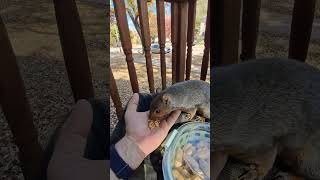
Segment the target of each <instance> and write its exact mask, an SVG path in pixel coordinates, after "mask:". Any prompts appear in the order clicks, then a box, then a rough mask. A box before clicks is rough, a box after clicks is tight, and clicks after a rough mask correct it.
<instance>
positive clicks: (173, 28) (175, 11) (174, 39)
mask: <svg viewBox="0 0 320 180" xmlns="http://www.w3.org/2000/svg"><path fill="white" fill-rule="evenodd" d="M177 23H178V3H176V2H171V45H172V55H171V56H172V84H174V83H176V78H177V72H176V69H177V47H176V46H177V45H176V43H177V35H178V28H177V27H176V24H177Z"/></svg>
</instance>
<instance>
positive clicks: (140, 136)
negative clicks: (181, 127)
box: [125, 94, 181, 156]
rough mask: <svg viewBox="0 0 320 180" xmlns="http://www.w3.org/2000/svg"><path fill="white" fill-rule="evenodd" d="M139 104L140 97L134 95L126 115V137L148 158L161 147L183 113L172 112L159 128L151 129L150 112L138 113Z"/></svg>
mask: <svg viewBox="0 0 320 180" xmlns="http://www.w3.org/2000/svg"><path fill="white" fill-rule="evenodd" d="M138 103H139V95H138V94H134V95H133V96H132V98H131V99H130V101H129V103H128V107H127V111H126V114H125V122H126V136H128V138H130V139H132V140H133V141H134V142H135V143H136V144H137V145H138V147H139V148H140V149H141V151H142V152H143V153H144V154H145V156H147V155H149V154H150V153H151V152H152V151H154V150H155V149H157V148H158V147H159V146H160V144H161V143H162V141H163V140H164V139H165V138H166V136H167V135H168V132H169V130H170V128H171V127H172V126H173V124H174V123H175V122H176V120H177V119H178V117H179V115H180V113H181V111H179V110H177V111H174V112H172V113H171V114H170V116H169V117H168V118H167V119H165V120H162V121H161V122H160V126H159V127H156V128H152V129H150V128H149V126H148V119H149V118H148V116H149V111H146V112H137V106H138Z"/></svg>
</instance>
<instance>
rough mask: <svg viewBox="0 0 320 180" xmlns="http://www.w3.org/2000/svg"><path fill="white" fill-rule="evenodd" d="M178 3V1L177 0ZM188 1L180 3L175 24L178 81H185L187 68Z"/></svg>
mask: <svg viewBox="0 0 320 180" xmlns="http://www.w3.org/2000/svg"><path fill="white" fill-rule="evenodd" d="M175 3H176V2H175ZM188 4H189V3H188V2H180V3H178V21H177V24H176V25H175V26H176V27H177V29H178V32H177V40H178V41H177V45H176V47H177V54H176V56H177V58H176V59H177V66H176V73H177V74H176V75H177V76H176V82H180V81H184V76H185V68H186V59H185V57H186V46H187V27H188Z"/></svg>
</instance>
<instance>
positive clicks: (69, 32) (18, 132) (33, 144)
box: [0, 0, 94, 180]
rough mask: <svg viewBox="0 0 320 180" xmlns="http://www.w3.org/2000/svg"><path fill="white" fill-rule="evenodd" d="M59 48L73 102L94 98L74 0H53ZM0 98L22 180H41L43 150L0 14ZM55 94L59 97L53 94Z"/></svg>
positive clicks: (43, 175)
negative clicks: (60, 48) (15, 149)
mask: <svg viewBox="0 0 320 180" xmlns="http://www.w3.org/2000/svg"><path fill="white" fill-rule="evenodd" d="M53 2H54V8H55V14H56V19H57V25H58V29H59V36H60V42H61V47H62V50H63V56H64V61H65V65H66V69H67V73H68V77H69V82H70V86H71V89H72V91H73V96H74V99H75V101H76V100H78V99H89V98H93V97H94V91H93V85H92V80H91V73H90V67H89V62H88V55H87V49H86V45H85V41H84V38H83V34H82V28H81V23H80V19H79V14H78V11H77V6H76V3H75V1H74V0H54V1H53ZM0 55H1V57H0V101H1V107H2V110H3V112H4V115H5V117H6V120H7V121H8V124H9V127H10V129H11V131H12V134H13V137H14V142H15V144H16V145H17V146H18V148H19V160H20V162H21V169H22V173H23V175H24V178H25V179H26V180H37V179H43V178H44V177H45V176H46V175H45V174H43V173H45V172H41V169H43V167H41V166H42V163H41V162H42V159H43V149H42V148H41V146H40V145H39V141H38V133H37V130H36V128H35V126H34V124H33V117H32V112H31V109H30V104H29V102H28V99H27V97H26V92H25V87H24V82H23V80H22V78H21V74H20V70H19V68H18V65H17V60H16V56H15V54H14V51H13V48H12V45H11V43H10V40H9V38H8V33H7V31H6V28H5V25H4V23H3V21H2V19H1V17H0ZM57 96H59V95H58V94H57Z"/></svg>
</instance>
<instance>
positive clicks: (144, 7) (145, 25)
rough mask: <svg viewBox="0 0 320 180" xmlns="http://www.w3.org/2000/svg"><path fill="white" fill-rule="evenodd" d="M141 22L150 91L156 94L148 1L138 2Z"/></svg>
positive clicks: (139, 0) (140, 0) (141, 0)
mask: <svg viewBox="0 0 320 180" xmlns="http://www.w3.org/2000/svg"><path fill="white" fill-rule="evenodd" d="M137 2H138V11H139V22H140V27H141V38H142V41H143V42H142V44H143V47H144V54H145V57H146V66H147V74H148V82H149V90H150V92H151V93H154V78H153V67H152V61H151V36H150V29H149V17H148V3H147V0H138V1H137Z"/></svg>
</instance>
